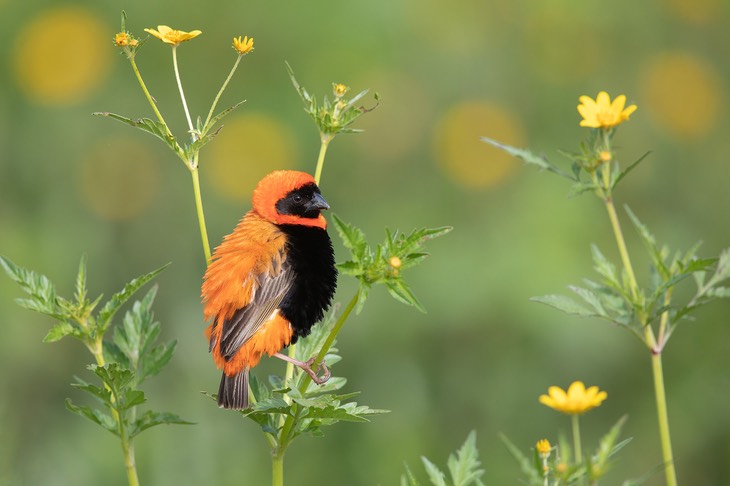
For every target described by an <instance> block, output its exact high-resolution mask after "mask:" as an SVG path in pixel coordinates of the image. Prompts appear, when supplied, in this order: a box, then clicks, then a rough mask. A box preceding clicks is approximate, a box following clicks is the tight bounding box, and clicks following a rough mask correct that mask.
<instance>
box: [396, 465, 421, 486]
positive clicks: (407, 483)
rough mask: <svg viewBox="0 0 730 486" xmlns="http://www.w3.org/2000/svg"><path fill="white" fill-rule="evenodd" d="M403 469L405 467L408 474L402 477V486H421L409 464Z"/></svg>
mask: <svg viewBox="0 0 730 486" xmlns="http://www.w3.org/2000/svg"><path fill="white" fill-rule="evenodd" d="M403 467H405V469H406V473H405V474H404V475H401V477H400V485H401V486H421V484H420V483H419V482H418V480H417V479H416V477H415V476H414V475H413V472H412V471H411V468H409V467H408V464H406V463H405V462H404V463H403Z"/></svg>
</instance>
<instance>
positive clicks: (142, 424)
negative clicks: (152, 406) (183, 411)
mask: <svg viewBox="0 0 730 486" xmlns="http://www.w3.org/2000/svg"><path fill="white" fill-rule="evenodd" d="M170 424H180V425H193V424H194V422H188V421H187V420H183V419H181V418H180V417H179V416H178V415H176V414H174V413H167V412H163V413H160V412H153V411H151V410H148V411H146V412H145V413H143V414H142V415H141V416H140V417H138V418H137V420H135V421H134V423H133V425H132V430H131V432H130V433H129V437H130V438H133V437H135V436H137V435H139V434H140V433H141V432H143V431H145V430H147V429H149V428H150V427H156V426H158V425H170Z"/></svg>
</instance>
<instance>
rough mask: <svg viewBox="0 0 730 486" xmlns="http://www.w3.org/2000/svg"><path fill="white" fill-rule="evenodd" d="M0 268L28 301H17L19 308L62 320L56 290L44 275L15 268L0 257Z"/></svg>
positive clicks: (62, 314) (61, 311) (11, 263)
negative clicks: (18, 287)
mask: <svg viewBox="0 0 730 486" xmlns="http://www.w3.org/2000/svg"><path fill="white" fill-rule="evenodd" d="M0 266H2V267H3V269H4V270H5V273H6V274H7V275H8V277H10V279H11V280H13V281H14V282H15V283H17V284H18V285H20V287H21V288H22V289H23V291H24V292H25V293H27V294H28V295H30V297H31V298H30V299H17V300H16V302H17V303H18V305H20V306H21V307H24V308H26V309H28V310H32V311H35V312H39V313H41V314H45V315H47V316H50V317H52V318H54V319H57V320H63V319H64V317H65V316H64V313H63V310H62V309H61V307H60V305H59V300H58V298H57V297H56V288H55V287H54V285H53V284H52V283H51V281H50V280H49V279H48V277H46V276H45V275H41V274H39V273H36V272H34V271H32V270H28V269H26V268H23V267H18V266H16V265H15V264H14V263H13V262H12V261H10V260H9V259H8V258H5V257H3V256H0Z"/></svg>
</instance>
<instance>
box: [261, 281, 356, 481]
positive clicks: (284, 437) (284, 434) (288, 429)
mask: <svg viewBox="0 0 730 486" xmlns="http://www.w3.org/2000/svg"><path fill="white" fill-rule="evenodd" d="M359 296H360V292H359V290H358V292H356V293H355V295H354V296H353V297H352V299H350V302H349V303H348V304H347V307H345V310H344V311H343V312H342V314H341V315H340V317H339V319H337V322H335V325H334V326H333V327H332V330H331V331H330V333H329V335H328V336H327V340H325V342H324V344H323V345H322V348H321V349H320V350H319V353H318V354H317V357H316V358H315V359H314V363H312V368H314V369H316V367H317V364H318V363H321V362H322V361H323V360H324V357H325V356H326V355H327V352H328V351H329V350H330V348H331V347H332V344H333V343H334V342H335V339H336V338H337V334H338V333H339V332H340V330H341V329H342V326H343V325H344V324H345V321H346V320H347V318H348V317H349V316H350V314H351V313H352V311H353V310H354V309H355V305H356V304H357V301H358V298H359ZM311 382H312V377H311V376H309V375H308V374H306V373H305V374H304V376H303V377H302V381H301V382H300V383H299V392H300V393H302V394H304V393H305V392H306V391H307V388H308V387H309V384H310V383H311ZM298 420H299V408H298V407H297V406H296V404H294V405H292V413H291V414H290V415H289V416H287V418H286V421H285V422H284V425H283V426H282V427H281V433H280V434H279V445H278V446H277V447H276V448H275V449H274V451H273V456H272V457H273V459H272V461H274V464H273V467H274V470H276V468H277V467H281V468H283V460H284V452H286V448H287V447H289V443H290V442H291V434H292V429H293V427H294V424H295V423H296V422H297V421H298ZM277 461H280V462H282V465H281V466H277V465H276V462H277ZM281 474H282V476H283V472H282V473H281ZM275 478H276V476H275ZM273 484H274V485H276V484H277V483H276V482H274V483H273ZM278 484H280V483H278Z"/></svg>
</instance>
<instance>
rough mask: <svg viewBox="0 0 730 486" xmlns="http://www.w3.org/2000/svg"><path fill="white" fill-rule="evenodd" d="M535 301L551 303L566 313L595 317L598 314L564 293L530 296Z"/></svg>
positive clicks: (551, 305) (550, 304)
mask: <svg viewBox="0 0 730 486" xmlns="http://www.w3.org/2000/svg"><path fill="white" fill-rule="evenodd" d="M530 300H531V301H533V302H540V303H541V304H545V305H549V306H550V307H554V308H556V309H558V310H561V311H563V312H565V313H566V314H575V315H579V316H586V317H595V316H596V314H595V313H594V312H592V311H590V310H589V309H587V308H586V307H584V306H582V305H581V304H578V303H577V302H576V301H574V300H573V299H571V298H570V297H565V296H563V295H543V296H542V297H532V298H530Z"/></svg>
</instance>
